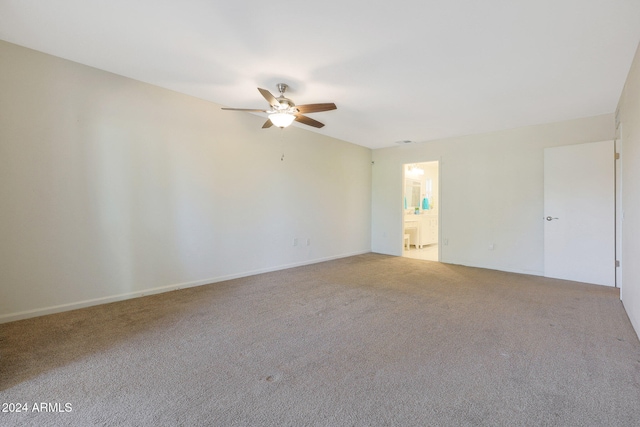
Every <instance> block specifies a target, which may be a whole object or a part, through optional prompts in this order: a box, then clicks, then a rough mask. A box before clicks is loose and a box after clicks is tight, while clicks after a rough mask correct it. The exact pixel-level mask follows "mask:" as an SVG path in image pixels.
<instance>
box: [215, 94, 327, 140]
mask: <svg viewBox="0 0 640 427" xmlns="http://www.w3.org/2000/svg"><path fill="white" fill-rule="evenodd" d="M277 86H278V91H280V96H278V97H277V98H276V97H275V96H273V95H272V94H271V92H269V91H268V90H266V89H261V88H258V90H259V91H260V93H261V94H262V96H264V99H266V100H267V102H268V103H269V105H270V106H271V108H270V109H269V110H259V109H253V108H223V110H234V111H250V112H256V113H267V114H268V115H269V119H267V121H266V122H265V123H264V125H262V128H263V129H265V128H269V127H271V126H273V125H276V126H277V127H279V128H285V127H287V126H289V125H290V124H291V123H293V121H294V120H295V121H296V122H300V123H302V124H305V125H308V126H313V127H316V128H321V127H323V126H324V123H320V122H319V121H317V120H314V119H312V118H311V117H307V116H305V115H304V114H307V113H319V112H321V111H329V110H335V109H336V108H337V107H336V104H334V103H333V102H329V103H324V104H306V105H296V104H294V103H293V101H292V100H290V99H289V98H286V97H285V96H284V93H285V91H286V90H287V88H288V87H289V86H287V85H286V84H284V83H278V85H277Z"/></svg>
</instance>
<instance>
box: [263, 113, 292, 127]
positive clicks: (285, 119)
mask: <svg viewBox="0 0 640 427" xmlns="http://www.w3.org/2000/svg"><path fill="white" fill-rule="evenodd" d="M295 118H296V117H295V116H294V115H292V114H289V113H273V114H269V120H271V123H273V124H274V125H275V126H278V127H279V128H286V127H287V126H289V125H290V124H291V123H293V121H294V120H295Z"/></svg>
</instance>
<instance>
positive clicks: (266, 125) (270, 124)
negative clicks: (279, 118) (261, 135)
mask: <svg viewBox="0 0 640 427" xmlns="http://www.w3.org/2000/svg"><path fill="white" fill-rule="evenodd" d="M271 126H273V122H272V121H271V120H270V119H267V121H266V122H264V124H263V125H262V129H266V128H270V127H271Z"/></svg>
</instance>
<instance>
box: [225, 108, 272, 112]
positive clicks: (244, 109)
mask: <svg viewBox="0 0 640 427" xmlns="http://www.w3.org/2000/svg"><path fill="white" fill-rule="evenodd" d="M222 109H223V110H232V111H253V112H255V113H266V111H265V110H258V109H256V108H226V107H222Z"/></svg>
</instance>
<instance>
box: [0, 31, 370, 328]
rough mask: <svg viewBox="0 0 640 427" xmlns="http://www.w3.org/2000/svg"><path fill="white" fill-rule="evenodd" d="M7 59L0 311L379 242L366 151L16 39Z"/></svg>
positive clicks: (68, 303)
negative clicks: (373, 234) (270, 124)
mask: <svg viewBox="0 0 640 427" xmlns="http://www.w3.org/2000/svg"><path fill="white" fill-rule="evenodd" d="M0 64H2V67H1V68H0V93H1V94H2V95H1V96H0V200H1V203H2V208H1V209H0V237H1V238H0V321H8V320H13V319H18V318H22V317H29V316H35V315H39V314H45V313H48V312H54V311H60V310H66V309H71V308H75V307H81V306H84V305H91V304H96V303H101V302H107V301H113V300H117V299H122V298H128V297H133V296H138V295H141V294H146V293H152V292H159V291H163V290H170V289H174V288H176V287H181V286H193V285H199V284H204V283H210V282H214V281H217V280H221V279H225V278H230V277H237V276H243V275H248V274H253V273H257V272H262V271H269V270H274V269H279V268H284V267H287V266H294V265H300V264H305V263H310V262H315V261H320V260H325V259H330V258H335V257H342V256H347V255H351V254H356V253H363V252H368V251H369V250H370V230H371V223H370V205H371V203H370V201H371V151H370V150H369V149H366V148H363V147H360V146H356V145H353V144H348V143H345V142H343V141H339V140H336V139H331V138H327V137H324V136H321V135H318V134H315V133H311V132H308V131H306V130H303V129H299V128H296V127H290V128H288V129H286V130H285V131H281V130H279V129H275V128H272V129H267V130H263V129H261V126H262V123H263V122H264V118H260V117H256V116H253V115H250V114H246V113H238V112H225V111H221V110H220V106H218V105H215V104H212V103H209V102H205V101H203V100H199V99H196V98H193V97H189V96H185V95H181V94H178V93H175V92H171V91H168V90H165V89H161V88H158V87H154V86H151V85H148V84H144V83H141V82H137V81H134V80H131V79H127V78H124V77H120V76H117V75H113V74H110V73H107V72H103V71H100V70H97V69H93V68H90V67H86V66H83V65H79V64H76V63H73V62H69V61H66V60H63V59H59V58H55V57H52V56H49V55H45V54H42V53H38V52H35V51H32V50H28V49H25V48H22V47H18V46H16V45H12V44H9V43H6V42H0ZM283 153H284V160H281V158H282V154H283ZM295 238H298V239H299V246H295V247H294V246H293V240H294V239H295ZM307 239H310V245H309V246H307V245H306V241H307Z"/></svg>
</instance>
